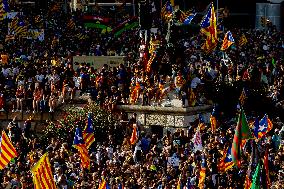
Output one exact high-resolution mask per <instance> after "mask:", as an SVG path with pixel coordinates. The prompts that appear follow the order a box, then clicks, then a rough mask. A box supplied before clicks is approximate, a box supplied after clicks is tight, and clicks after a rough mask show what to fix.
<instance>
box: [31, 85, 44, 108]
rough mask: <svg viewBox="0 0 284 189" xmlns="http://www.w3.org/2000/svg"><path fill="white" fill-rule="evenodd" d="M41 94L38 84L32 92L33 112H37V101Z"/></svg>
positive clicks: (39, 99)
mask: <svg viewBox="0 0 284 189" xmlns="http://www.w3.org/2000/svg"><path fill="white" fill-rule="evenodd" d="M42 96H43V90H42V89H41V88H40V87H39V85H37V86H36V88H35V90H34V93H33V98H34V99H33V109H34V111H33V113H36V112H38V110H39V102H40V101H41V99H42Z"/></svg>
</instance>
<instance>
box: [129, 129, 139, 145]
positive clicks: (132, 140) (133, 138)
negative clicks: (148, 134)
mask: <svg viewBox="0 0 284 189" xmlns="http://www.w3.org/2000/svg"><path fill="white" fill-rule="evenodd" d="M132 128H133V129H132V134H131V138H130V143H131V144H132V145H134V144H136V142H137V140H138V131H137V125H136V124H133V125H132Z"/></svg>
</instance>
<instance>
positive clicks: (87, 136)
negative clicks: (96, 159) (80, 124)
mask: <svg viewBox="0 0 284 189" xmlns="http://www.w3.org/2000/svg"><path fill="white" fill-rule="evenodd" d="M83 138H84V141H85V145H86V148H87V149H89V148H90V146H91V145H92V144H93V142H95V135H94V126H93V120H92V114H91V113H89V114H88V124H87V127H86V129H85V130H84V131H83Z"/></svg>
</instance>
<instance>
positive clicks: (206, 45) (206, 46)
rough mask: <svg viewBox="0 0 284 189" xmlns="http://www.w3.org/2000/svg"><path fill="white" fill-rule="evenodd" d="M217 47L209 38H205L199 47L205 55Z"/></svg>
mask: <svg viewBox="0 0 284 189" xmlns="http://www.w3.org/2000/svg"><path fill="white" fill-rule="evenodd" d="M216 47H217V43H212V41H211V40H210V38H208V37H207V38H206V40H205V42H204V43H203V45H202V46H201V49H202V50H204V52H205V54H210V53H212V52H213V51H214V50H215V49H216Z"/></svg>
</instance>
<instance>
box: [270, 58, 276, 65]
mask: <svg viewBox="0 0 284 189" xmlns="http://www.w3.org/2000/svg"><path fill="white" fill-rule="evenodd" d="M271 64H272V65H273V67H276V61H275V59H274V58H272V60H271Z"/></svg>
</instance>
